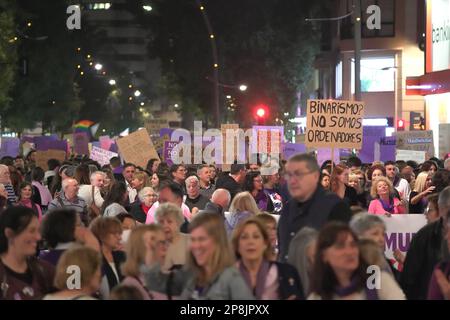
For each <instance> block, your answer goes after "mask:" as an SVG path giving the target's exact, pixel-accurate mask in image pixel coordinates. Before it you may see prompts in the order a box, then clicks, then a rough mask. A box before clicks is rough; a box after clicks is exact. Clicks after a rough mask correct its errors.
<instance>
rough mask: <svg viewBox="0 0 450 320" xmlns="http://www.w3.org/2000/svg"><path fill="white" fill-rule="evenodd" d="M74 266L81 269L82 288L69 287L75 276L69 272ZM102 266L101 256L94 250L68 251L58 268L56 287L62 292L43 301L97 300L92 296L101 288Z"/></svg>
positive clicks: (86, 248) (82, 248)
mask: <svg viewBox="0 0 450 320" xmlns="http://www.w3.org/2000/svg"><path fill="white" fill-rule="evenodd" d="M73 266H77V267H78V268H79V272H80V273H79V274H80V275H81V279H80V287H76V286H74V287H73V288H72V287H69V284H71V283H72V282H71V280H70V278H71V277H72V275H73V273H71V272H69V271H70V270H71V269H70V268H71V267H73ZM101 266H102V260H101V255H100V253H99V252H98V251H96V250H94V249H92V248H89V247H85V246H83V247H76V248H73V249H69V250H66V251H65V252H64V253H63V255H62V256H61V258H60V259H59V261H58V264H57V266H56V275H55V280H54V285H55V287H56V288H57V289H59V290H60V291H58V292H56V293H52V294H47V295H46V296H44V298H43V300H96V299H95V298H93V297H92V295H94V294H95V293H96V292H97V291H98V289H99V288H100V281H101V277H102V275H101ZM73 270H76V269H73ZM75 284H76V283H75V282H74V285H75Z"/></svg>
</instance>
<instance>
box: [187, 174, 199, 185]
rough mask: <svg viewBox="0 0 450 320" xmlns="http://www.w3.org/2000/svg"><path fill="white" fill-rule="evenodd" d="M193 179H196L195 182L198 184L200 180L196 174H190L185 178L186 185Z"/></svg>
mask: <svg viewBox="0 0 450 320" xmlns="http://www.w3.org/2000/svg"><path fill="white" fill-rule="evenodd" d="M191 181H195V182H197V184H198V183H199V180H198V178H197V177H196V176H189V177H187V178H186V180H185V183H186V187H187V186H188V185H189V184H190V183H191Z"/></svg>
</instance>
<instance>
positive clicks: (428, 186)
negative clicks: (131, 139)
mask: <svg viewBox="0 0 450 320" xmlns="http://www.w3.org/2000/svg"><path fill="white" fill-rule="evenodd" d="M34 153H35V152H34V151H33V150H32V151H30V152H29V153H28V154H27V155H26V157H25V158H24V157H21V156H18V157H16V158H13V157H8V156H6V157H3V158H2V159H1V160H0V163H1V165H0V210H1V211H0V258H1V259H0V282H1V283H0V289H1V292H0V300H1V299H6V300H28V299H44V300H91V299H104V300H134V299H135V300H151V299H156V300H172V299H174V300H175V299H183V300H192V299H202V300H203V299H205V300H206V299H213V300H222V299H224V300H228V299H241V300H252V299H257V300H284V299H289V300H297V299H310V300H318V299H323V300H330V299H335V300H344V299H345V300H347V299H357V300H361V299H363V300H403V299H413V300H414V299H437V300H443V299H450V280H449V275H450V262H449V261H450V260H449V250H450V225H449V215H450V159H446V160H445V161H444V160H439V159H436V158H432V159H430V160H427V161H425V162H424V163H420V164H418V163H416V162H414V161H407V162H405V161H396V162H393V161H388V162H385V163H382V162H374V163H371V164H363V163H362V162H361V160H360V159H359V158H357V157H355V156H352V157H350V158H348V159H347V160H346V161H343V162H341V163H331V161H326V162H324V163H323V165H322V166H321V167H320V166H319V164H318V162H317V160H316V158H315V157H314V156H313V155H311V154H307V153H303V154H295V155H293V156H291V157H290V158H289V159H288V160H283V161H280V162H277V163H276V165H274V163H273V162H272V163H270V165H268V164H261V163H250V164H239V163H234V164H232V165H231V169H230V171H229V172H228V171H227V172H225V171H223V172H221V170H219V167H218V166H215V165H208V164H202V165H177V164H174V165H172V166H169V165H167V163H165V162H161V161H160V160H159V159H151V160H149V161H148V164H147V166H146V167H145V168H142V167H138V166H136V165H134V164H132V163H125V164H122V163H121V160H120V158H118V157H113V158H111V159H110V164H109V165H103V166H100V165H99V164H98V163H96V162H95V161H93V160H90V159H87V158H83V157H72V158H71V160H70V161H64V162H62V163H61V162H60V161H58V160H56V159H50V160H48V162H47V165H48V170H47V171H44V169H43V168H41V167H38V166H36V162H35V158H34V156H35V154H34ZM264 166H267V167H266V168H264ZM262 169H264V170H262ZM261 173H264V175H262V174H261ZM395 215H425V216H426V220H427V224H426V225H425V226H424V227H423V228H421V229H420V230H418V231H417V232H416V234H415V235H414V237H413V238H412V241H411V243H410V246H409V249H408V251H407V253H406V254H405V253H404V252H401V251H400V250H398V249H396V250H395V252H393V256H394V259H392V258H387V257H386V256H385V247H386V244H385V231H386V225H385V220H384V219H382V218H384V217H392V216H395ZM370 266H376V267H377V268H375V269H376V270H379V272H378V273H377V274H376V275H377V280H379V283H378V284H379V285H378V286H371V285H369V284H370V283H371V276H372V273H371V272H368V268H369V267H370Z"/></svg>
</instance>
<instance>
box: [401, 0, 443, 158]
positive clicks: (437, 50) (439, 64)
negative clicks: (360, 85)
mask: <svg viewBox="0 0 450 320" xmlns="http://www.w3.org/2000/svg"><path fill="white" fill-rule="evenodd" d="M425 59H426V61H425V74H424V75H422V76H420V77H408V78H407V79H406V94H407V95H418V94H419V95H422V96H425V101H426V117H427V128H429V129H430V130H433V135H434V136H433V138H434V144H435V150H436V155H439V156H441V157H442V156H443V154H439V151H438V150H439V124H445V123H450V0H427V26H426V58H425ZM445 139H450V136H449V137H446V138H445ZM447 152H450V150H447Z"/></svg>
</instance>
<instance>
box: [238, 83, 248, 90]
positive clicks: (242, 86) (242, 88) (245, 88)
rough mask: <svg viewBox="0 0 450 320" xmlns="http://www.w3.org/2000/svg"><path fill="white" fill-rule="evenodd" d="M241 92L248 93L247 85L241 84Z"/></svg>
mask: <svg viewBox="0 0 450 320" xmlns="http://www.w3.org/2000/svg"><path fill="white" fill-rule="evenodd" d="M239 90H241V91H246V90H247V86H246V85H245V84H241V85H240V86H239Z"/></svg>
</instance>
